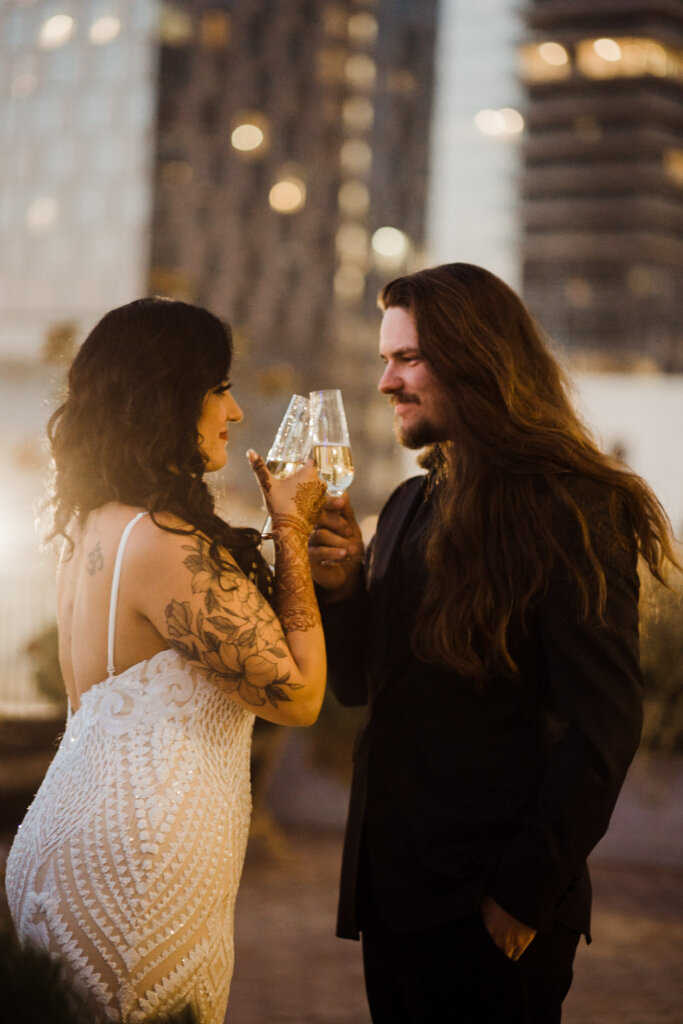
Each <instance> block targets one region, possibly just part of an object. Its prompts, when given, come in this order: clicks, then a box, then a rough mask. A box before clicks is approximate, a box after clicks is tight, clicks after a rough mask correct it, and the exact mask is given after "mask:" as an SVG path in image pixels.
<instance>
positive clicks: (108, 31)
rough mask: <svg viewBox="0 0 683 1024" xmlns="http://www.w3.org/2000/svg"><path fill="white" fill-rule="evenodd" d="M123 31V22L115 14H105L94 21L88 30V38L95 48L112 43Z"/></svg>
mask: <svg viewBox="0 0 683 1024" xmlns="http://www.w3.org/2000/svg"><path fill="white" fill-rule="evenodd" d="M120 31H121V21H120V19H119V18H116V17H115V16H114V15H113V14H105V15H103V16H102V17H101V18H98V19H97V20H96V21H93V23H92V25H91V26H90V28H89V30H88V38H89V39H90V42H91V43H94V45H95V46H104V45H106V43H111V42H112V41H113V40H114V39H116V37H117V36H118V34H119V33H120Z"/></svg>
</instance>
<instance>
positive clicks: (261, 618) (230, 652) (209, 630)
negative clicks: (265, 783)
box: [165, 537, 302, 708]
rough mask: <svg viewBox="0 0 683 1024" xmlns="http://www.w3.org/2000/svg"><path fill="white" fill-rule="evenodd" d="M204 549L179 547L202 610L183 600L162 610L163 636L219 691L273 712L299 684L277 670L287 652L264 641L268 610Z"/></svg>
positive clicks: (203, 545) (201, 542)
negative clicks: (196, 666) (201, 670)
mask: <svg viewBox="0 0 683 1024" xmlns="http://www.w3.org/2000/svg"><path fill="white" fill-rule="evenodd" d="M209 548H210V546H209V543H208V541H206V540H205V539H204V538H203V537H194V538H193V540H192V543H191V544H184V545H183V550H185V551H188V552H189V554H188V556H187V558H185V559H184V562H183V564H184V565H185V566H186V567H187V568H188V569H189V570H190V572H191V574H192V592H193V593H194V594H200V593H201V594H203V595H204V601H203V604H204V608H203V610H201V609H200V610H199V611H198V612H197V614H196V615H193V612H192V606H191V604H190V602H189V601H175V600H172V601H171V602H170V603H169V604H168V605H167V607H166V609H165V616H166V629H167V633H168V636H169V638H170V640H171V643H172V645H173V647H174V648H175V649H176V650H177V651H179V652H180V653H181V654H182V655H183V657H185V658H186V659H187V660H188V662H190V663H191V664H194V665H198V666H199V667H200V668H201V669H203V671H204V672H205V674H206V676H207V678H208V679H209V681H210V682H211V683H213V684H214V685H215V686H217V687H218V688H219V689H220V690H223V691H224V692H226V693H238V694H239V696H240V697H241V698H242V700H244V701H245V702H246V703H247V704H249V705H251V706H252V707H254V708H258V707H263V706H264V705H265V704H266V703H269V704H271V705H272V706H273V707H274V708H277V707H278V706H279V705H280V704H281V703H284V702H287V701H291V699H292V698H291V696H290V693H291V691H293V690H299V689H301V686H302V684H300V683H292V682H290V679H289V672H286V671H282V666H281V664H280V662H281V661H282V659H283V658H286V657H287V650H286V648H285V645H284V643H283V642H282V640H280V641H279V642H278V641H277V640H275V639H273V640H271V639H269V634H272V621H273V620H272V611H271V609H270V607H269V605H268V604H267V602H266V601H265V599H264V598H263V597H262V596H261V594H260V593H259V591H258V590H257V589H256V587H254V586H253V585H252V584H251V583H249V581H248V580H247V578H246V576H244V575H243V574H242V573H241V572H240V570H239V569H238V568H237V567H236V566H231V565H228V567H227V568H225V569H223V570H222V571H221V570H220V569H219V568H218V566H216V564H215V563H214V561H213V559H212V558H211V556H210V553H209Z"/></svg>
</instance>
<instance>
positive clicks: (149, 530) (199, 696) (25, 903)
mask: <svg viewBox="0 0 683 1024" xmlns="http://www.w3.org/2000/svg"><path fill="white" fill-rule="evenodd" d="M231 355H232V345H231V338H230V332H229V329H226V327H225V326H224V325H223V324H222V323H221V322H220V321H219V320H218V319H217V318H216V317H214V316H213V315H212V314H211V313H208V312H207V311H206V310H203V309H200V308H198V307H195V306H191V305H188V304H186V303H183V302H175V301H171V300H167V299H141V300H139V301H137V302H131V303H129V304H128V305H126V306H122V307H121V308H119V309H115V310H113V311H112V312H110V313H108V314H107V315H106V316H105V317H103V319H102V320H101V321H100V322H99V323H98V324H97V326H96V327H95V328H94V330H93V331H92V332H91V334H90V335H89V337H88V338H87V339H86V341H85V342H84V344H83V346H82V347H81V349H80V351H79V353H78V355H77V356H76V359H75V360H74V363H73V366H72V367H71V371H70V375H69V387H68V394H67V398H66V401H65V402H64V404H63V405H62V406H61V407H60V408H59V409H58V410H57V411H56V412H55V413H54V415H53V416H52V419H51V421H50V424H49V428H48V434H49V437H50V442H51V449H52V455H53V458H54V465H55V477H54V491H53V496H52V506H53V512H54V527H53V531H52V533H51V537H53V538H54V537H58V536H63V537H64V539H65V543H64V550H63V554H62V558H61V564H60V568H59V574H58V590H57V618H58V626H59V657H60V662H61V667H62V673H63V677H64V681H65V685H66V690H67V694H68V698H69V705H70V710H69V717H68V720H67V726H66V731H65V733H64V736H63V738H62V741H61V743H60V746H59V750H58V752H57V754H56V756H55V759H54V761H53V762H52V765H51V767H50V769H49V771H48V773H47V775H46V777H45V780H44V782H43V784H42V786H41V787H40V789H39V791H38V793H37V795H36V797H35V799H34V801H33V803H32V805H31V807H30V808H29V810H28V812H27V814H26V817H25V819H24V822H23V824H22V825H21V826H20V828H19V832H18V833H17V836H16V838H15V841H14V844H13V846H12V849H11V851H10V855H9V859H8V863H7V874H6V887H7V895H8V900H9V904H10V909H11V913H12V917H13V920H14V923H15V925H16V929H17V933H18V935H19V939H20V941H21V942H22V944H24V945H26V946H32V947H37V948H39V949H42V950H45V951H47V952H49V953H50V954H51V955H53V956H54V957H55V958H58V959H59V962H60V965H61V969H62V973H63V976H64V980H65V982H66V983H67V985H68V988H69V990H70V993H71V997H72V999H73V1001H74V1005H75V1007H77V1010H78V1013H79V1019H83V1020H84V1021H88V1022H90V1021H125V1022H127V1024H128V1022H129V1024H135V1022H140V1021H144V1020H145V1019H146V1018H147V1017H149V1016H154V1017H155V1019H157V1018H160V1019H163V1018H164V1016H167V1015H168V1016H170V1015H172V1014H174V1013H177V1012H178V1011H179V1010H182V1008H184V1007H190V1008H192V1009H193V1010H194V1012H195V1014H196V1016H197V1018H198V1019H199V1020H200V1021H201V1022H202V1024H221V1022H222V1021H223V1017H224V1015H225V1010H226V1005H227V1001H228V992H229V987H230V979H231V975H232V970H233V910H234V904H235V897H236V894H237V888H238V885H239V880H240V874H241V871H242V863H243V859H244V851H245V846H246V842H247V834H248V830H249V817H250V811H251V796H250V782H249V756H250V743H251V732H252V726H253V722H254V716H255V715H259V716H260V717H262V718H265V719H267V720H268V721H270V722H276V723H279V724H281V725H309V724H311V723H312V722H314V721H315V719H316V717H317V714H318V711H319V709H320V705H321V702H322V697H323V690H324V680H325V649H324V642H323V635H322V629H321V625H320V618H319V614H318V608H317V604H316V601H315V596H314V592H313V585H312V582H311V577H310V573H309V568H308V557H307V537H308V533H309V531H310V529H311V528H312V525H313V524H314V522H315V519H316V516H317V513H318V510H319V508H320V506H321V504H322V501H323V498H324V490H325V488H324V485H323V484H321V483H320V482H319V481H318V480H317V478H316V474H315V469H314V467H313V465H312V463H311V462H309V463H308V464H307V465H306V467H305V468H304V469H301V470H299V471H298V472H297V473H295V474H294V475H293V476H291V477H289V478H288V479H286V480H276V479H274V478H273V477H272V476H271V475H270V474H269V473H268V470H267V469H266V467H265V464H264V462H263V460H262V459H261V458H259V457H258V456H256V454H255V453H253V452H250V453H249V458H250V461H251V464H252V468H253V469H254V471H255V473H256V475H257V477H258V479H259V482H260V484H261V487H262V490H263V492H264V495H265V498H266V503H267V506H268V510H269V512H270V514H271V517H272V522H273V533H274V537H275V549H276V561H275V573H274V576H271V574H270V571H269V570H268V568H267V566H266V565H265V563H264V562H263V560H262V558H261V556H260V554H259V551H258V548H257V540H258V534H257V533H256V531H253V530H239V529H235V528H233V527H230V526H229V525H228V524H227V523H226V522H225V521H224V520H222V519H221V518H220V517H219V516H218V515H217V514H216V512H215V510H214V503H213V500H212V497H211V494H210V491H209V489H208V487H207V485H206V482H205V480H204V474H205V473H207V472H213V471H215V470H218V469H220V468H221V467H222V466H224V465H225V462H226V453H225V445H226V442H227V440H228V425H229V423H233V422H238V421H239V420H241V419H242V412H241V410H240V408H239V406H238V405H237V402H236V401H235V400H234V398H233V397H232V395H231V394H230V386H231V385H230V382H229V372H230V363H231Z"/></svg>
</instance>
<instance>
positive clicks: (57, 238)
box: [0, 0, 436, 500]
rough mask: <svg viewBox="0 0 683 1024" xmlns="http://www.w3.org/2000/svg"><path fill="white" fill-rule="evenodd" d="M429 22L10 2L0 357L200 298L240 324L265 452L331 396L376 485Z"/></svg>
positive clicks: (419, 182)
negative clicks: (309, 406) (390, 300)
mask: <svg viewBox="0 0 683 1024" xmlns="http://www.w3.org/2000/svg"><path fill="white" fill-rule="evenodd" d="M435 12H436V0H420V3H416V2H413V3H406V2H405V0H328V2H324V3H322V2H318V0H222V2H221V0H192V2H184V3H183V2H165V3H158V2H156V0H135V2H133V0H83V2H80V3H76V2H74V0H10V2H5V3H3V4H2V5H0V39H2V43H0V47H1V50H0V59H1V64H2V68H3V85H4V97H3V99H2V100H1V101H0V105H1V112H2V119H1V122H0V123H1V125H2V127H1V129H0V131H1V134H0V146H1V148H2V152H3V161H2V165H1V166H2V169H1V170H0V184H1V185H2V192H3V205H2V207H1V208H0V223H1V224H2V230H3V236H4V238H5V244H4V246H3V249H2V252H1V254H0V259H1V260H2V266H1V269H2V275H1V277H2V286H1V289H2V290H0V314H1V316H2V328H1V329H0V355H3V356H5V357H6V356H14V357H23V358H26V357H33V358H35V357H36V356H37V354H38V353H39V352H41V351H42V352H43V353H44V352H45V350H46V346H47V348H48V349H49V348H52V349H54V348H55V347H59V346H60V344H64V341H65V339H66V337H67V336H68V334H69V333H70V332H71V333H75V335H76V337H77V339H78V340H80V338H81V337H82V336H83V332H84V330H86V329H87V328H88V327H89V326H91V325H92V323H93V322H94V321H95V320H96V319H97V318H98V317H99V316H100V315H101V314H102V313H103V312H104V311H105V310H106V309H107V308H110V307H112V306H113V305H116V304H119V303H122V302H125V301H128V300H130V299H132V298H134V297H137V296H138V295H141V294H147V293H149V292H154V293H160V294H165V295H170V296H173V297H178V298H183V299H187V300H189V301H193V302H198V303H200V304H203V305H206V306H208V307H209V308H211V309H212V310H214V311H215V312H217V313H218V314H219V315H222V316H225V317H226V318H227V319H229V320H230V322H231V323H232V324H233V326H234V328H235V333H236V340H237V350H238V367H239V370H238V382H239V387H240V395H241V396H242V398H243V399H244V403H245V406H246V407H247V410H248V413H249V414H250V416H251V423H250V430H249V438H250V441H251V442H252V443H254V444H255V445H258V446H259V447H264V446H266V445H267V443H268V441H269V439H270V436H271V433H272V430H273V427H274V425H275V423H276V422H277V419H279V415H280V413H281V411H282V410H283V408H284V406H285V405H286V402H287V400H288V398H289V395H290V394H291V392H292V391H303V392H306V391H308V390H309V389H311V388H314V387H331V386H340V387H342V388H343V390H344V396H345V399H346V402H347V411H348V413H349V420H350V423H351V427H352V431H353V432H354V433H355V438H354V443H355V447H356V454H357V456H358V458H359V462H360V465H361V469H362V472H361V473H360V474H359V481H360V483H357V484H356V487H357V488H358V491H361V490H362V491H363V492H364V494H365V495H367V497H368V499H370V500H374V499H375V497H376V496H379V495H381V494H383V493H385V491H386V486H387V479H388V472H389V473H390V470H391V466H390V465H387V459H388V457H389V456H390V455H391V454H393V452H394V451H395V449H394V446H393V443H392V441H391V437H390V429H389V422H388V421H389V417H388V416H387V415H386V411H385V409H384V406H383V404H382V403H381V400H379V399H375V397H374V388H375V381H376V376H377V375H376V372H375V367H376V356H375V345H376V326H377V314H376V311H375V309H374V304H375V296H376V292H377V289H378V287H379V284H380V283H381V282H382V281H384V280H386V279H387V277H389V276H392V275H393V274H394V273H398V272H400V271H401V270H403V269H404V268H405V267H407V266H408V265H411V262H414V261H415V260H416V259H418V258H419V254H420V252H421V249H422V244H423V235H424V218H425V201H426V190H427V173H428V151H429V133H430V123H431V89H432V69H433V49H434V37H435ZM380 410H381V412H380ZM354 427H355V431H354V429H353V428H354ZM238 472H241V473H243V471H242V470H238Z"/></svg>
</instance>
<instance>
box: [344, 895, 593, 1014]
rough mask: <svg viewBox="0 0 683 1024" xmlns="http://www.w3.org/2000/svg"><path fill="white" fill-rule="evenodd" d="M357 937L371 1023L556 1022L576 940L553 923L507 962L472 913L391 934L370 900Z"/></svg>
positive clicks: (570, 968)
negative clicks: (361, 940) (361, 943)
mask: <svg viewBox="0 0 683 1024" xmlns="http://www.w3.org/2000/svg"><path fill="white" fill-rule="evenodd" d="M362 937H363V964H364V967H365V985H366V990H367V995H368V1003H369V1005H370V1013H371V1015H372V1020H373V1024H451V1022H452V1024H498V1022H500V1024H557V1022H559V1021H560V1018H561V1012H562V1011H561V1006H562V1000H563V999H564V997H565V996H566V994H567V992H568V991H569V986H570V985H571V981H572V964H573V961H574V954H575V952H576V947H577V944H578V941H579V935H578V933H577V932H574V931H572V930H571V929H569V928H565V927H563V926H562V925H556V927H555V928H554V929H553V931H552V932H550V933H547V934H546V933H543V934H542V933H539V934H538V935H536V937H535V939H534V940H533V942H532V943H531V945H530V946H529V947H528V948H527V950H526V951H525V952H524V954H523V955H522V957H521V958H520V959H519V960H517V961H514V962H513V961H512V960H509V959H508V958H507V957H506V956H505V954H504V953H502V952H501V951H500V950H499V949H498V947H497V946H496V944H495V943H494V942H493V940H492V939H491V937H490V936H489V933H488V932H487V930H486V928H485V926H484V922H483V920H482V918H481V915H480V914H474V915H472V916H471V917H466V918H463V919H461V920H457V921H449V922H447V923H445V924H441V925H438V926H437V927H435V928H429V929H427V930H425V931H419V932H410V933H407V934H403V933H400V934H397V933H394V932H391V931H389V929H388V928H387V927H386V925H385V924H384V923H383V921H382V919H381V918H380V916H379V914H378V913H377V910H376V908H375V907H374V905H373V904H372V901H370V904H369V905H368V904H367V903H365V901H364V906H363V932H362Z"/></svg>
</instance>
